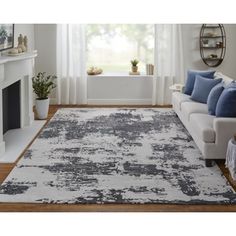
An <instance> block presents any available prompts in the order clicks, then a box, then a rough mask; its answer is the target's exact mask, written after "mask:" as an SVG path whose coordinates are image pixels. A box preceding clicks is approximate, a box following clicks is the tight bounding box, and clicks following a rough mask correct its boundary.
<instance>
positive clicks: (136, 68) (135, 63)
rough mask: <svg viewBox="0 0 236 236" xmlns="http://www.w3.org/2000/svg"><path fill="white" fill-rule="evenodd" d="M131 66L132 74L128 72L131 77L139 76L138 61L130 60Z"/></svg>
mask: <svg viewBox="0 0 236 236" xmlns="http://www.w3.org/2000/svg"><path fill="white" fill-rule="evenodd" d="M130 62H131V65H132V68H131V69H132V72H130V74H131V75H139V72H138V66H137V65H138V63H139V61H138V60H137V59H134V60H131V61H130Z"/></svg>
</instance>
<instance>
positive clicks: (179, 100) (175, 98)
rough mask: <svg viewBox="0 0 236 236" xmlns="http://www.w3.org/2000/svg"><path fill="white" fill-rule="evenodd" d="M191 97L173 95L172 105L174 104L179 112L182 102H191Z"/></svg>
mask: <svg viewBox="0 0 236 236" xmlns="http://www.w3.org/2000/svg"><path fill="white" fill-rule="evenodd" d="M191 101H192V100H191V99H190V96H189V95H187V94H184V93H180V92H173V93H172V103H174V104H175V105H176V106H177V108H178V109H179V110H181V104H182V102H191Z"/></svg>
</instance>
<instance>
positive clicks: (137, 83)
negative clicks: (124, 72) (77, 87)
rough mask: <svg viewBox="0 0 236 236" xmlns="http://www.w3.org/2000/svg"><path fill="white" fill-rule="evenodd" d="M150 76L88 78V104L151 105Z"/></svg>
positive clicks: (151, 81)
mask: <svg viewBox="0 0 236 236" xmlns="http://www.w3.org/2000/svg"><path fill="white" fill-rule="evenodd" d="M152 83H153V80H152V76H138V77H137V76H127V77H126V76H103V75H101V76H88V104H95V105H119V104H122V105H151V104H152Z"/></svg>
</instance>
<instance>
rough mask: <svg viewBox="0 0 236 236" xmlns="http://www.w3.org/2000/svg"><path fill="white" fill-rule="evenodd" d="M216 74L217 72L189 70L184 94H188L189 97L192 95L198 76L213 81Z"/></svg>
mask: <svg viewBox="0 0 236 236" xmlns="http://www.w3.org/2000/svg"><path fill="white" fill-rule="evenodd" d="M214 74H215V71H198V70H188V72H187V80H186V83H185V89H184V93H185V94H187V95H191V94H192V91H193V87H194V83H195V77H196V75H201V76H203V77H206V78H209V79H213V78H214Z"/></svg>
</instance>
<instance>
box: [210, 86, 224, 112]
mask: <svg viewBox="0 0 236 236" xmlns="http://www.w3.org/2000/svg"><path fill="white" fill-rule="evenodd" d="M224 89H225V88H224V85H223V83H220V84H217V85H216V86H215V87H213V88H212V90H211V91H210V93H209V95H208V98H207V106H208V113H209V114H210V115H212V116H214V115H215V114H216V105H217V102H218V100H219V98H220V95H221V93H222V92H223V91H224Z"/></svg>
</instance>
